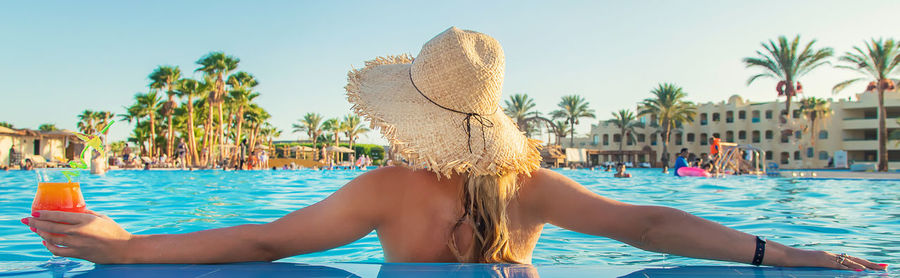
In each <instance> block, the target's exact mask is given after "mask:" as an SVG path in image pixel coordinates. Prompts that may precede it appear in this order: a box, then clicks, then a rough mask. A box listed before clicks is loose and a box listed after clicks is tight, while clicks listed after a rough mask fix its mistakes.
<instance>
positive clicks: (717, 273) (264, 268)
mask: <svg viewBox="0 0 900 278" xmlns="http://www.w3.org/2000/svg"><path fill="white" fill-rule="evenodd" d="M894 275H898V273H895V272H893V271H891V270H888V271H864V272H854V271H840V270H831V269H822V268H783V267H752V266H677V267H641V266H598V265H559V264H557V265H504V264H431V263H428V264H408V263H399V264H397V263H330V264H299V263H281V262H275V263H236V264H208V265H190V264H169V265H84V266H82V267H75V268H71V269H44V268H39V267H25V268H22V269H17V270H12V271H9V272H0V277H48V276H52V277H460V276H463V277H669V278H679V277H810V278H814V277H892V276H894Z"/></svg>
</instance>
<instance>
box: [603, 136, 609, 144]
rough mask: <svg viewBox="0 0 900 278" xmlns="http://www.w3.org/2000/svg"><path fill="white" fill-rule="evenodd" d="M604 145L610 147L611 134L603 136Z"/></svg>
mask: <svg viewBox="0 0 900 278" xmlns="http://www.w3.org/2000/svg"><path fill="white" fill-rule="evenodd" d="M603 145H604V146H608V145H609V134H603Z"/></svg>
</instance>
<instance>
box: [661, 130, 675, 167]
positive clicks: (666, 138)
mask: <svg viewBox="0 0 900 278" xmlns="http://www.w3.org/2000/svg"><path fill="white" fill-rule="evenodd" d="M663 130H664V131H663V138H661V141H662V146H663V149H662V155H660V161H661V162H662V163H663V169H665V168H668V167H669V157H668V156H669V135H670V133H672V127H671V126H670V125H669V123H665V124H664V127H663Z"/></svg>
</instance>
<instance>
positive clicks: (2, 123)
mask: <svg viewBox="0 0 900 278" xmlns="http://www.w3.org/2000/svg"><path fill="white" fill-rule="evenodd" d="M0 126H2V127H5V128H14V127H13V125H12V124H11V123H8V122H0Z"/></svg>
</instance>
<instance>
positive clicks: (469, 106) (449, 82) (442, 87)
mask: <svg viewBox="0 0 900 278" xmlns="http://www.w3.org/2000/svg"><path fill="white" fill-rule="evenodd" d="M503 70H504V57H503V49H502V48H501V47H500V43H499V42H497V40H495V39H494V38H492V37H490V36H488V35H485V34H482V33H478V32H474V31H468V30H460V29H458V28H456V27H450V29H447V30H446V31H444V32H442V33H440V34H438V35H437V36H435V37H434V38H432V39H431V40H429V41H428V42H426V43H425V45H424V46H422V50H421V51H420V52H419V55H418V56H416V58H415V60H414V61H413V65H412V68H411V69H410V75H411V77H412V80H413V82H414V83H415V85H416V88H418V89H419V91H420V92H421V93H422V94H424V95H425V96H426V97H428V98H429V99H431V100H432V101H434V102H435V103H437V104H439V105H441V106H444V107H447V108H450V109H454V110H457V111H460V112H465V113H478V114H491V113H494V112H495V111H496V110H497V107H498V106H499V103H500V94H501V91H502V87H503Z"/></svg>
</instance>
